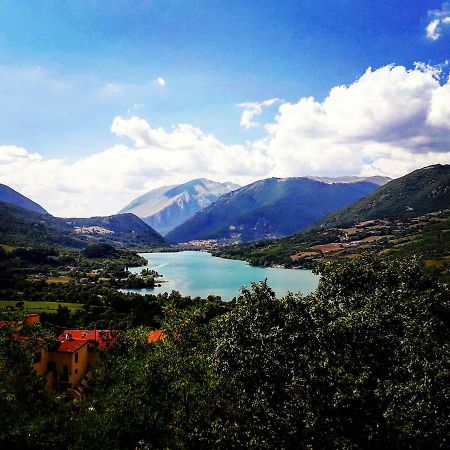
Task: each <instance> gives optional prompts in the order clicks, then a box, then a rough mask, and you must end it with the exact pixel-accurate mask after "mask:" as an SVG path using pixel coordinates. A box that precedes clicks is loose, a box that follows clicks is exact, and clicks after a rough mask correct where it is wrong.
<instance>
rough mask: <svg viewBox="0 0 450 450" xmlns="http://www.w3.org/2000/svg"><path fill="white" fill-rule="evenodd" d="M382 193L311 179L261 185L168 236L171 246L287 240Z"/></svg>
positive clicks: (367, 186) (370, 186)
mask: <svg viewBox="0 0 450 450" xmlns="http://www.w3.org/2000/svg"><path fill="white" fill-rule="evenodd" d="M377 188H378V185H377V184H375V183H369V182H365V181H358V182H353V183H334V184H329V183H324V182H320V181H316V180H312V179H310V178H308V177H291V178H277V177H271V178H267V179H264V180H258V181H255V182H254V183H251V184H249V185H247V186H244V187H242V188H239V189H237V190H235V191H232V192H229V193H227V194H224V195H223V196H222V197H220V198H219V199H218V200H216V201H215V202H214V203H212V204H211V205H210V206H208V207H207V208H205V209H204V210H202V211H200V212H198V213H197V214H196V215H195V216H193V217H192V218H190V219H188V220H187V221H186V222H184V223H183V224H181V225H179V226H178V227H177V228H175V229H174V230H172V231H171V232H169V233H168V234H167V236H166V237H167V239H168V240H169V241H170V242H186V241H190V240H202V239H235V240H239V241H242V242H246V241H252V240H258V239H269V238H274V237H282V236H286V235H288V234H292V233H295V232H296V231H298V230H300V229H302V228H305V227H306V226H308V225H310V224H312V223H314V222H316V221H317V220H318V219H319V218H321V217H323V216H325V215H326V214H328V213H329V212H331V211H333V210H335V209H338V208H340V207H342V206H345V205H347V204H349V203H350V202H351V201H354V200H357V199H359V198H361V197H363V196H364V195H367V194H368V193H370V192H372V191H374V190H375V189H377Z"/></svg>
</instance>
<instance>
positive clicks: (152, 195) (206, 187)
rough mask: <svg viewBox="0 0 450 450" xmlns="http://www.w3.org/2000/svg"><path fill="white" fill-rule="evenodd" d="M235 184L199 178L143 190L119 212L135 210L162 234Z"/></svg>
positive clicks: (134, 212)
mask: <svg viewBox="0 0 450 450" xmlns="http://www.w3.org/2000/svg"><path fill="white" fill-rule="evenodd" d="M238 188H239V186H238V185H237V184H234V183H218V182H216V181H212V180H207V179H205V178H199V179H196V180H191V181H188V182H187V183H183V184H179V185H173V186H163V187H160V188H158V189H154V190H152V191H150V192H147V193H146V194H144V195H142V196H141V197H138V198H136V199H135V200H133V201H132V202H131V203H130V204H128V205H127V206H125V207H124V208H123V209H122V210H121V211H120V212H119V213H133V214H136V215H137V216H138V217H140V218H141V219H142V220H144V222H146V223H147V224H148V225H150V226H151V227H152V228H154V229H155V230H156V231H158V232H159V233H161V234H163V235H164V234H167V233H168V232H169V231H171V230H173V229H174V228H175V227H177V226H178V225H180V224H182V223H183V222H185V221H186V220H188V219H189V218H191V217H192V216H193V215H194V214H195V213H197V212H198V211H200V210H202V209H203V208H206V207H207V206H209V205H211V204H212V203H213V202H215V201H216V200H217V199H218V198H219V197H221V196H222V195H223V194H226V193H227V192H230V191H233V190H235V189H238Z"/></svg>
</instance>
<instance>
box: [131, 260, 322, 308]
mask: <svg viewBox="0 0 450 450" xmlns="http://www.w3.org/2000/svg"><path fill="white" fill-rule="evenodd" d="M141 256H143V257H144V258H146V259H147V260H148V264H147V265H146V266H141V267H132V268H130V271H131V272H134V273H139V272H140V271H141V270H142V269H144V268H149V269H153V270H156V271H157V272H158V273H159V274H160V275H162V276H163V278H162V280H164V281H165V282H163V283H161V287H155V288H154V289H127V291H131V292H138V293H140V294H147V293H148V294H158V293H161V292H171V291H172V290H175V291H179V292H180V293H181V294H182V295H190V296H192V297H196V296H199V297H207V296H208V295H209V294H214V295H220V296H221V297H222V299H223V300H231V299H233V297H236V296H237V295H239V293H240V288H241V286H248V287H250V284H251V282H252V281H262V280H264V279H265V278H267V281H268V284H269V286H270V287H271V288H272V289H273V290H274V291H275V293H276V294H277V296H283V295H285V294H286V293H287V292H302V293H303V294H307V293H309V292H311V291H313V290H314V289H315V288H316V287H317V283H318V281H319V277H318V276H317V275H314V274H313V273H312V272H311V271H310V270H296V269H275V268H263V267H252V266H250V265H248V264H247V263H246V262H244V261H235V260H230V259H223V258H217V257H215V256H212V255H211V254H209V253H206V252H176V253H141Z"/></svg>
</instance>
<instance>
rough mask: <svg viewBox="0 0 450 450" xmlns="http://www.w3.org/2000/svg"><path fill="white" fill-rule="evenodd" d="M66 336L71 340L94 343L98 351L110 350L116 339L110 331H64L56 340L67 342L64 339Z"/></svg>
mask: <svg viewBox="0 0 450 450" xmlns="http://www.w3.org/2000/svg"><path fill="white" fill-rule="evenodd" d="M68 335H69V336H70V339H72V340H79V339H81V340H88V341H93V342H96V343H97V344H98V348H99V349H100V350H106V349H108V348H110V347H111V346H112V345H113V344H114V342H115V339H116V334H115V332H114V331H112V330H64V331H63V332H62V333H61V335H60V336H59V337H58V339H59V340H68V339H67V337H66V336H68Z"/></svg>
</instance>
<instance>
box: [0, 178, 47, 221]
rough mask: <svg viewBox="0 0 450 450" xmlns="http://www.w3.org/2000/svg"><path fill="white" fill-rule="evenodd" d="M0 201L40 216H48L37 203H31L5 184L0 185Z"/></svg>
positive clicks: (31, 201)
mask: <svg viewBox="0 0 450 450" xmlns="http://www.w3.org/2000/svg"><path fill="white" fill-rule="evenodd" d="M0 201H1V202H6V203H11V204H12V205H15V206H20V207H21V208H25V209H28V210H30V211H34V212H37V213H40V214H48V213H47V211H46V210H45V209H44V208H43V207H42V206H41V205H38V204H37V203H35V202H33V200H30V199H29V198H27V197H25V196H24V195H22V194H20V193H19V192H17V191H15V190H14V189H11V188H10V187H9V186H6V185H5V184H0Z"/></svg>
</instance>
